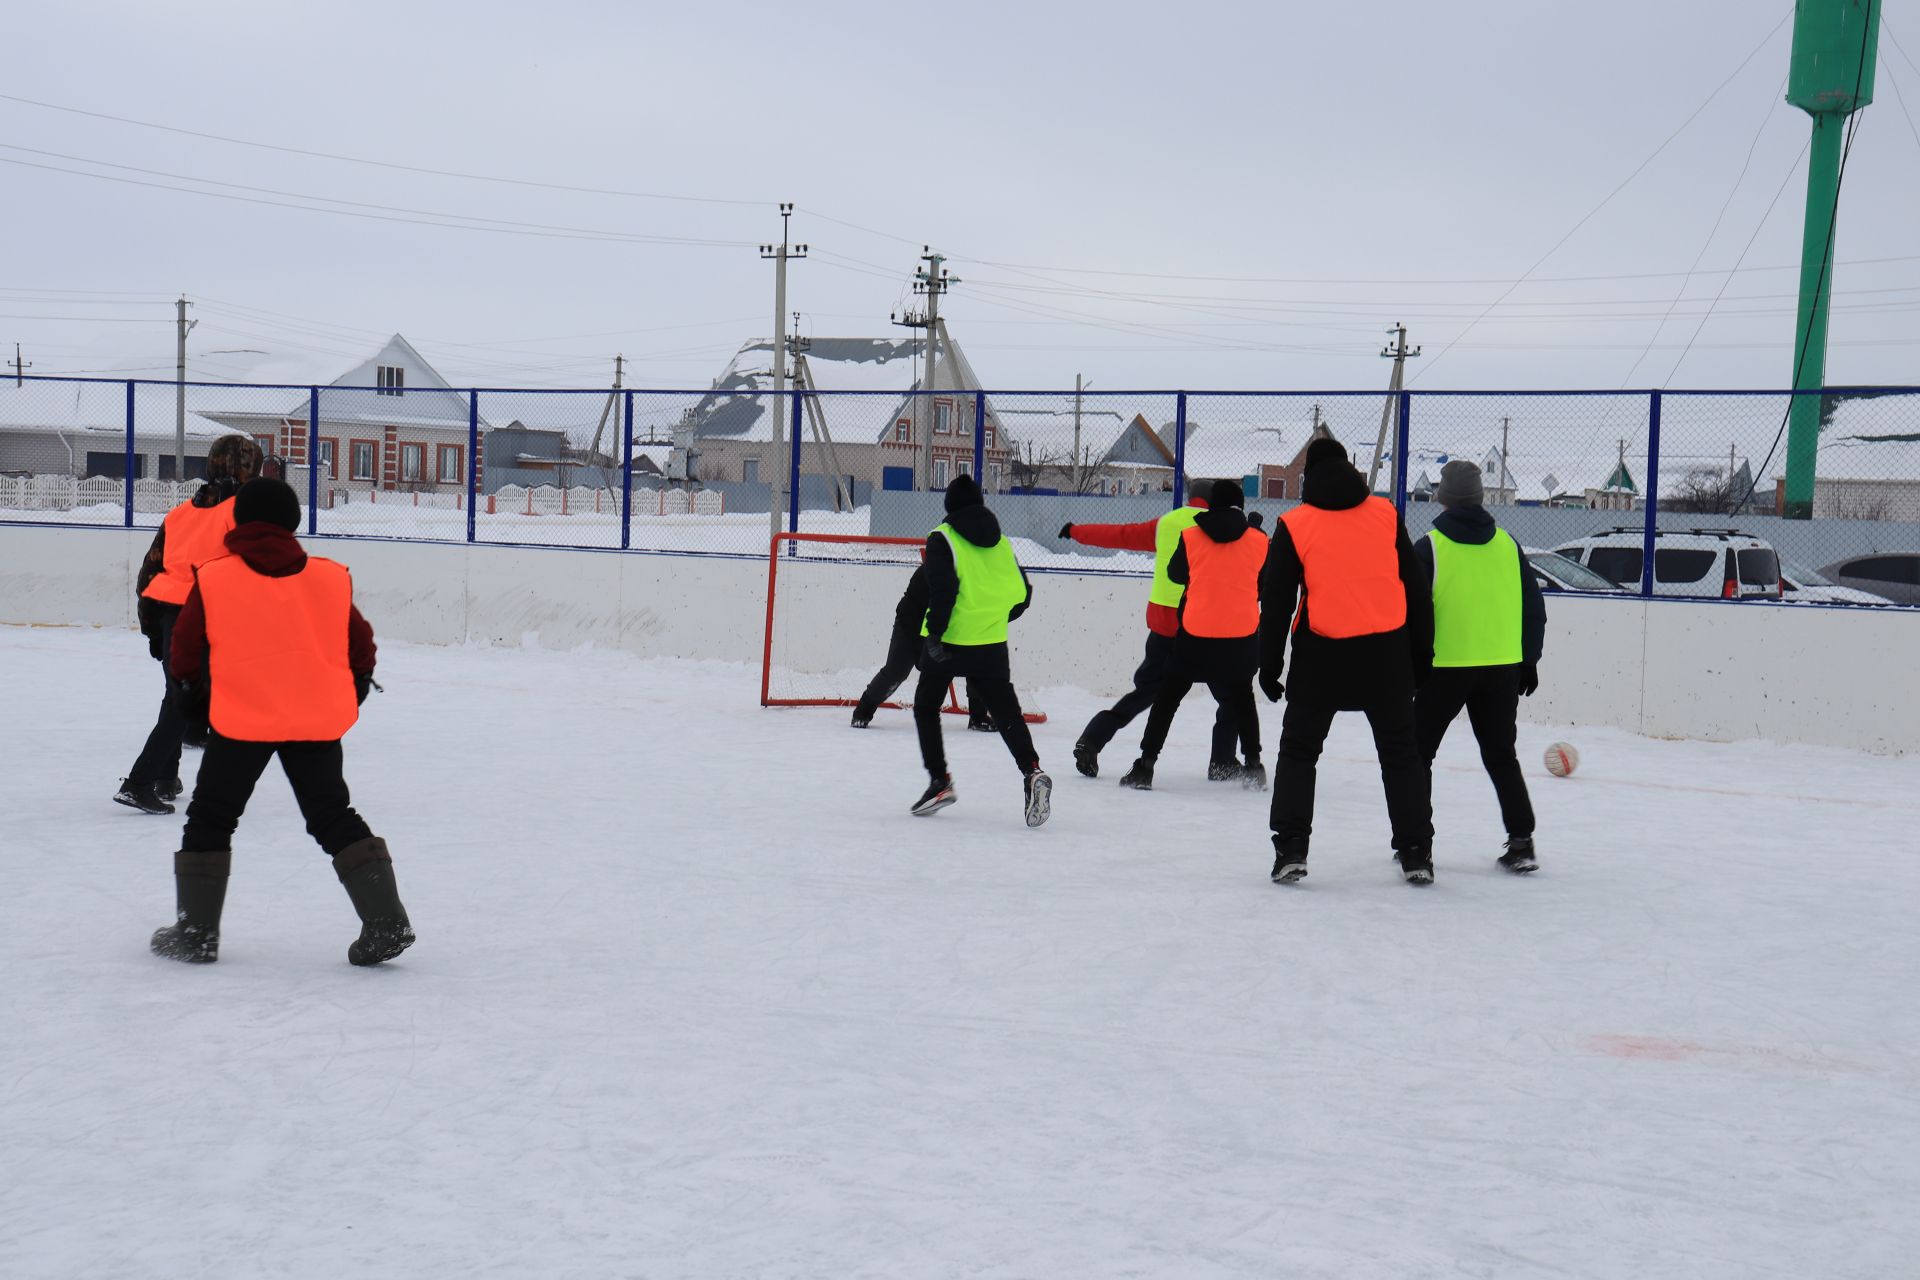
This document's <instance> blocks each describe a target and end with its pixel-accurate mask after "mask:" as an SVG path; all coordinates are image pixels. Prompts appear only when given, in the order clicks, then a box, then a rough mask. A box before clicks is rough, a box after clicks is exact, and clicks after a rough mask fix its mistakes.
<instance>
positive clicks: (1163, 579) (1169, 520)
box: [1147, 507, 1206, 609]
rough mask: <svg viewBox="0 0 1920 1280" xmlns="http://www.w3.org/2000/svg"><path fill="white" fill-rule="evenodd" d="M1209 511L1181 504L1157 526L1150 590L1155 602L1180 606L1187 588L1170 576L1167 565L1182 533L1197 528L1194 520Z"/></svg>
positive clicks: (1170, 562) (1154, 536)
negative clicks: (1151, 587) (1194, 526)
mask: <svg viewBox="0 0 1920 1280" xmlns="http://www.w3.org/2000/svg"><path fill="white" fill-rule="evenodd" d="M1205 510H1206V508H1205V507H1181V508H1180V509H1179V510H1178V511H1169V512H1167V514H1165V515H1163V516H1161V517H1160V519H1159V522H1158V523H1156V524H1155V525H1154V526H1153V589H1152V590H1151V591H1149V592H1148V593H1147V599H1148V600H1149V601H1151V602H1152V603H1154V604H1163V605H1165V606H1167V608H1169V609H1178V608H1179V607H1180V600H1181V597H1183V596H1185V595H1186V593H1187V589H1186V587H1184V586H1182V585H1181V584H1180V583H1178V582H1175V581H1174V580H1173V579H1172V578H1169V577H1168V576H1167V566H1168V565H1169V564H1172V563H1173V553H1174V552H1176V551H1178V550H1179V549H1180V538H1181V536H1182V535H1183V534H1185V533H1186V531H1187V530H1189V529H1191V528H1193V522H1194V521H1195V520H1198V519H1199V518H1200V513H1201V512H1202V511H1205Z"/></svg>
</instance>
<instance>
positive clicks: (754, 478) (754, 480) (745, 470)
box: [740, 458, 760, 484]
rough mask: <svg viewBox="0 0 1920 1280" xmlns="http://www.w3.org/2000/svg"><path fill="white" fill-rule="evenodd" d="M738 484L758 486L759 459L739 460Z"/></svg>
mask: <svg viewBox="0 0 1920 1280" xmlns="http://www.w3.org/2000/svg"><path fill="white" fill-rule="evenodd" d="M740 483H741V484H759V483H760V459H758V458H743V459H742V460H741V462H740Z"/></svg>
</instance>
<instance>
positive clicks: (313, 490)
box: [307, 387, 320, 538]
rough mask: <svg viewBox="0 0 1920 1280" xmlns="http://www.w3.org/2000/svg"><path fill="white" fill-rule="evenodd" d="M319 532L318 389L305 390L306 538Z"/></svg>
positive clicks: (309, 388)
mask: <svg viewBox="0 0 1920 1280" xmlns="http://www.w3.org/2000/svg"><path fill="white" fill-rule="evenodd" d="M319 532H320V388H318V387H308V388H307V536H308V537H309V538H311V537H312V536H313V535H314V534H316V533H319Z"/></svg>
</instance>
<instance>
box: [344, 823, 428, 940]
mask: <svg viewBox="0 0 1920 1280" xmlns="http://www.w3.org/2000/svg"><path fill="white" fill-rule="evenodd" d="M333 871H334V874H335V875H337V876H339V877H340V883H341V884H342V885H344V886H345V887H346V890H347V897H349V898H351V899H352V900H353V909H354V910H355V911H357V912H359V914H360V936H359V937H358V938H356V939H354V942H353V945H352V946H350V947H348V948H347V962H348V963H349V964H357V965H369V964H379V963H380V962H381V961H383V960H391V959H393V958H394V957H395V956H397V955H399V954H400V953H401V952H402V951H405V950H406V949H407V948H408V947H410V946H412V945H413V924H412V923H411V922H410V921H409V920H408V919H407V909H406V908H405V907H403V906H401V905H400V889H399V886H397V885H396V884H394V882H393V859H392V858H391V857H389V856H388V854H387V842H386V841H385V840H382V839H381V838H380V837H379V836H368V837H367V838H366V839H365V840H356V841H354V842H353V843H352V844H350V845H348V846H347V847H346V848H344V849H342V850H341V851H340V852H338V853H336V854H334V855H333Z"/></svg>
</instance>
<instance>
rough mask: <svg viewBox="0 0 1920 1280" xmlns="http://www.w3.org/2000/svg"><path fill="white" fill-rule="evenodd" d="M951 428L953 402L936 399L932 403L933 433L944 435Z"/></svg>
mask: <svg viewBox="0 0 1920 1280" xmlns="http://www.w3.org/2000/svg"><path fill="white" fill-rule="evenodd" d="M952 430H953V402H952V401H951V400H936V401H935V402H934V405H933V434H935V435H937V436H944V435H946V434H948V433H949V432H951V431H952Z"/></svg>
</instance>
